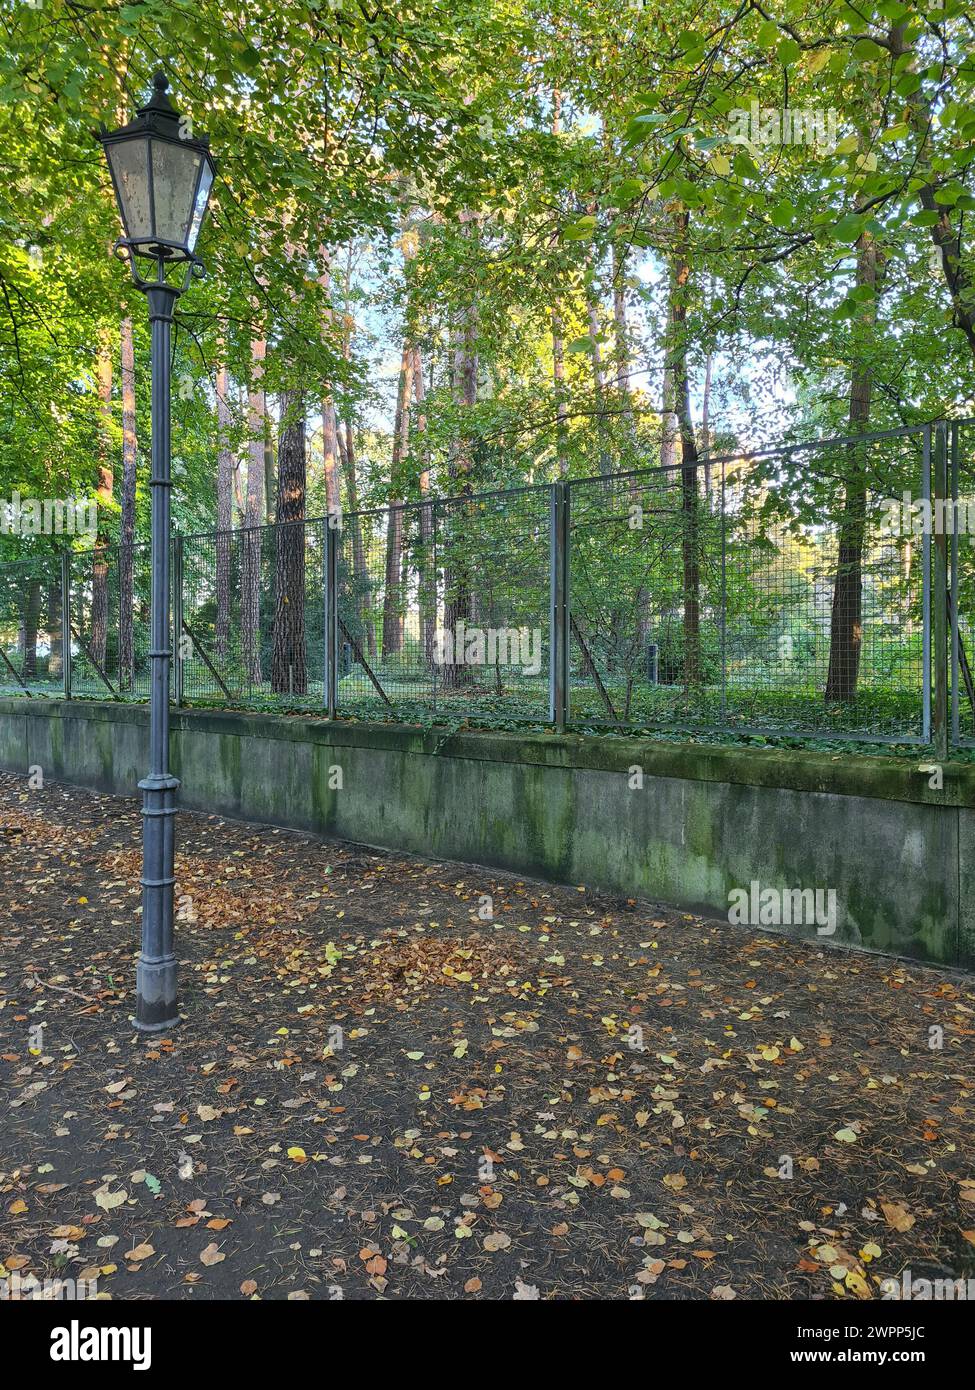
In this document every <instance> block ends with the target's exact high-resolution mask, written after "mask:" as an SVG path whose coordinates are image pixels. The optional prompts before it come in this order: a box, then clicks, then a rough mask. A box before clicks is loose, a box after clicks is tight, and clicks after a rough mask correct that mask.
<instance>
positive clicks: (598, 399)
mask: <svg viewBox="0 0 975 1390" xmlns="http://www.w3.org/2000/svg"><path fill="white" fill-rule="evenodd" d="M586 314H587V318H588V323H589V341H590V343H591V347H590V348H589V358H590V361H591V362H592V386H593V396H594V398H595V403H596V438H597V440H598V441H599V471H600V473H612V471H613V459H612V454H611V452H610V449H609V443H608V439H607V424H608V421H607V418H606V382H605V379H604V376H603V354H602V350H601V348H600V346H599V331H600V329H599V305H598V302H597V296H596V289H595V283H594V282H590V283H589V284H587V285H586Z"/></svg>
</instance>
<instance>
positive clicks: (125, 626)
mask: <svg viewBox="0 0 975 1390" xmlns="http://www.w3.org/2000/svg"><path fill="white" fill-rule="evenodd" d="M138 459H139V450H138V440H137V438H136V417H135V349H134V344H133V340H132V320H131V319H123V320H122V522H121V534H120V537H119V557H118V583H119V655H118V678H119V687H120V689H122V690H131V689H132V687H133V686H134V684H135V641H134V631H135V627H134V613H133V604H134V601H135V595H134V575H133V568H134V560H135V556H134V547H135V484H136V469H137V466H138Z"/></svg>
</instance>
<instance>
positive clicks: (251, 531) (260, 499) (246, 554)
mask: <svg viewBox="0 0 975 1390" xmlns="http://www.w3.org/2000/svg"><path fill="white" fill-rule="evenodd" d="M266 350H267V345H266V343H265V342H264V340H263V339H260V338H258V339H255V340H254V342H252V343H251V382H250V390H249V391H248V394H247V432H248V435H249V441H248V446H247V452H248V463H247V511H246V514H245V518H244V524H245V527H246V528H247V529H246V533H245V536H244V550H243V575H242V583H241V587H242V590H243V593H242V616H243V628H244V666H245V670H246V675H247V679H248V681H249V682H250V683H251V684H252V685H260V684H261V683H262V681H263V679H264V677H263V674H262V671H261V532H260V530H258V529H257V528H258V527H260V526H261V525H262V523H263V522H264V431H265V418H264V417H265V415H266V412H267V399H266V397H265V394H264V389H263V387H262V386H261V384H260V383H261V380H262V379H263V376H264V357H265V352H266Z"/></svg>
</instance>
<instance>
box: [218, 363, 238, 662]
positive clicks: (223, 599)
mask: <svg viewBox="0 0 975 1390" xmlns="http://www.w3.org/2000/svg"><path fill="white" fill-rule="evenodd" d="M233 473H234V459H233V454H232V452H231V449H230V379H229V376H228V374H227V368H226V367H225V366H223V365H222V364H221V365H220V366H219V367H217V556H216V568H217V573H216V584H217V621H216V632H215V642H214V647H215V650H216V653H217V655H218V656H221V657H224V658H225V657H226V655H227V650H228V646H229V642H230V548H231V545H232V543H233V542H232V540H231V535H230V533H231V531H232V530H233V525H234V515H233Z"/></svg>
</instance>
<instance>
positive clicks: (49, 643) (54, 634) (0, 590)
mask: <svg viewBox="0 0 975 1390" xmlns="http://www.w3.org/2000/svg"><path fill="white" fill-rule="evenodd" d="M63 690H64V635H63V632H62V620H61V560H60V556H58V555H56V554H52V553H51V552H47V553H41V554H36V555H32V556H29V557H25V558H24V559H22V560H15V561H12V562H10V563H6V562H5V563H3V564H0V694H3V695H23V694H25V693H26V692H28V691H29V692H30V693H31V694H34V695H53V696H58V695H61V694H62V693H63Z"/></svg>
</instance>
